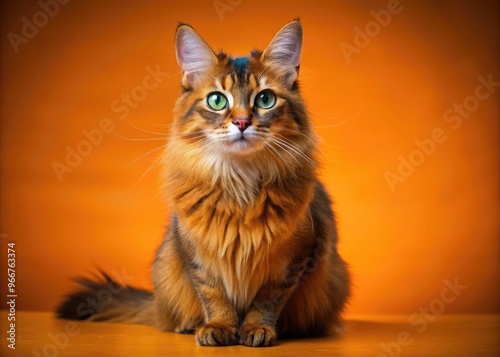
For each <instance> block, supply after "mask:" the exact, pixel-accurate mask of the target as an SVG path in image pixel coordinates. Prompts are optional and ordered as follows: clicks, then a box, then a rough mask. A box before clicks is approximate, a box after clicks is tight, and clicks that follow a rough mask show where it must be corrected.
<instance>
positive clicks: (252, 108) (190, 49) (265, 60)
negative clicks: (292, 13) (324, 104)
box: [172, 19, 313, 161]
mask: <svg viewBox="0 0 500 357" xmlns="http://www.w3.org/2000/svg"><path fill="white" fill-rule="evenodd" d="M228 36H234V34H228ZM175 45H176V56H177V62H178V64H179V66H180V68H181V71H182V83H181V84H182V90H181V93H180V96H179V98H178V100H177V103H176V106H175V110H174V116H175V118H174V126H173V127H174V130H173V138H172V140H173V141H174V142H176V146H177V149H180V150H185V151H193V150H194V151H197V154H198V155H204V154H207V155H209V154H210V155H213V154H215V155H218V156H221V157H226V158H228V159H234V160H241V159H242V158H243V159H250V158H251V157H254V156H256V155H260V156H267V157H268V158H269V160H276V161H279V160H284V161H293V160H295V161H302V160H304V157H307V156H308V155H309V153H308V152H307V151H309V149H310V147H311V145H312V143H313V139H312V133H311V123H310V121H309V118H308V116H307V112H306V109H305V106H304V103H303V101H302V99H301V97H300V94H299V89H298V84H297V78H298V74H299V66H300V53H301V48H302V25H301V23H300V21H299V20H298V19H297V20H293V21H291V22H290V23H288V24H287V25H285V26H284V27H283V28H282V29H281V30H280V31H279V32H278V33H277V34H276V35H275V37H274V38H273V40H272V41H271V43H270V44H269V46H268V47H267V48H266V49H265V50H264V51H262V52H259V51H253V52H251V54H250V56H248V57H237V58H233V57H230V56H228V55H226V54H225V53H223V52H221V53H219V54H215V53H214V51H213V50H212V49H211V48H210V47H209V46H208V44H207V43H206V42H205V41H204V40H203V39H202V38H201V36H200V35H199V34H198V33H197V32H196V31H195V30H194V29H193V28H192V27H191V26H189V25H185V24H180V25H179V27H178V28H177V33H176V36H175ZM200 159H201V157H200Z"/></svg>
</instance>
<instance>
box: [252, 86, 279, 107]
mask: <svg viewBox="0 0 500 357" xmlns="http://www.w3.org/2000/svg"><path fill="white" fill-rule="evenodd" d="M275 104H276V95H275V94H274V93H273V92H271V91H270V90H269V89H266V90H263V91H262V92H260V93H259V94H257V96H256V97H255V106H257V107H259V108H262V109H269V108H272V107H273V106H274V105H275Z"/></svg>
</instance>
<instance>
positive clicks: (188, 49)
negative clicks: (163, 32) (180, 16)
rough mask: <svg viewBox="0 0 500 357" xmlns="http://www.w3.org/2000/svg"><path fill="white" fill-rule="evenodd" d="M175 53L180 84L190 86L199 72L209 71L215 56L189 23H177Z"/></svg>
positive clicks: (215, 59) (214, 62) (214, 61)
mask: <svg viewBox="0 0 500 357" xmlns="http://www.w3.org/2000/svg"><path fill="white" fill-rule="evenodd" d="M175 54H176V57H177V63H178V64H179V67H181V70H182V85H183V86H186V87H189V86H191V85H192V84H193V83H194V82H195V81H196V79H197V77H198V76H199V74H201V73H206V72H207V71H209V70H210V69H211V68H212V67H213V66H214V65H215V64H216V63H217V56H216V55H215V53H214V52H213V51H212V49H211V48H210V46H209V45H208V44H207V43H206V42H205V41H204V40H203V39H202V38H201V36H200V35H198V33H197V32H196V31H195V30H194V28H192V27H191V26H189V25H186V24H179V26H178V27H177V32H176V34H175Z"/></svg>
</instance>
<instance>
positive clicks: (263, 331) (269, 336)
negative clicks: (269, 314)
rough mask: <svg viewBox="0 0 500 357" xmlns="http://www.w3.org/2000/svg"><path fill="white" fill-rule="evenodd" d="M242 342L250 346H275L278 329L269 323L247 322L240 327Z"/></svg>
mask: <svg viewBox="0 0 500 357" xmlns="http://www.w3.org/2000/svg"><path fill="white" fill-rule="evenodd" d="M239 335H240V343H241V344H242V345H245V346H249V347H265V346H273V345H274V344H275V343H276V330H275V329H274V328H273V327H271V326H268V325H251V324H245V325H243V326H241V328H240V332H239Z"/></svg>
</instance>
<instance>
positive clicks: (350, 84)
mask: <svg viewBox="0 0 500 357" xmlns="http://www.w3.org/2000/svg"><path fill="white" fill-rule="evenodd" d="M221 1H222V2H224V3H227V0H221ZM236 2H237V1H234V0H233V3H236ZM387 4H388V1H371V2H366V1H361V0H358V1H335V2H334V1H312V0H311V1H302V0H301V1H276V2H274V1H273V2H269V1H256V0H243V1H241V2H240V4H238V5H235V6H231V10H227V11H226V12H225V13H224V14H223V15H222V16H223V19H222V20H221V18H220V17H219V16H218V14H217V12H216V10H215V9H214V6H213V1H211V0H210V1H197V2H194V1H193V2H189V1H169V2H167V1H127V2H118V1H71V2H69V3H68V4H67V5H61V6H60V8H59V12H58V14H57V15H55V16H54V17H53V18H50V19H49V21H48V23H47V25H46V26H43V27H41V28H40V29H39V31H38V33H37V34H36V36H34V37H33V38H31V39H29V41H28V43H25V44H20V45H19V53H17V54H16V53H15V52H14V50H13V47H12V45H11V43H10V42H9V39H8V37H7V36H8V34H9V33H10V32H13V33H16V34H21V30H22V25H23V23H22V18H23V16H26V17H27V18H28V19H32V17H33V15H34V14H36V12H37V11H39V10H40V7H39V5H37V3H36V2H35V1H31V2H28V1H17V2H9V3H8V4H6V3H2V5H1V14H2V15H1V16H2V25H1V26H2V28H1V29H2V32H1V35H2V48H1V78H0V85H1V106H0V110H1V119H2V126H1V233H2V236H1V237H2V243H1V245H0V247H1V253H0V254H1V258H0V260H1V264H2V266H1V269H0V272H1V273H0V283H1V289H2V291H5V287H6V277H7V276H6V266H5V258H6V254H7V252H6V249H7V246H6V243H7V242H11V241H13V242H16V252H17V293H18V295H19V297H18V305H17V308H18V309H25V310H49V309H52V308H53V307H54V306H55V305H56V304H57V302H58V301H59V300H60V298H61V296H62V295H63V294H64V293H67V292H69V291H70V290H71V289H72V288H73V286H72V284H71V283H70V281H69V280H68V278H69V277H72V276H75V275H78V274H85V273H89V272H92V271H93V270H94V269H95V267H101V268H102V269H104V270H106V271H113V270H116V271H122V270H123V269H125V272H126V274H127V275H129V276H133V278H131V279H130V280H127V281H128V283H130V284H132V285H138V286H142V287H149V286H150V278H149V275H150V264H151V261H152V259H153V254H154V251H155V249H156V247H157V246H158V245H159V243H160V241H161V239H162V234H163V231H164V229H165V225H166V222H167V216H168V208H167V205H166V204H165V200H164V197H163V196H164V194H163V193H162V191H161V189H160V186H161V182H160V179H159V169H158V168H157V167H154V168H153V169H152V170H151V171H149V172H148V169H149V167H150V166H151V165H152V164H153V163H154V162H155V160H156V159H157V158H158V156H159V154H160V150H157V151H154V150H155V149H157V148H159V147H160V146H161V145H163V141H162V140H149V139H151V138H163V137H164V136H165V135H156V134H152V133H146V132H144V130H145V131H151V132H159V133H167V131H168V127H167V126H166V125H167V124H169V123H171V120H172V114H171V113H172V108H173V104H174V101H175V98H176V95H177V93H178V89H179V81H180V73H179V69H178V67H177V64H176V61H175V54H174V46H173V37H174V31H175V28H176V25H177V22H178V21H179V20H180V21H183V22H187V23H190V24H192V25H193V26H194V27H195V28H196V29H197V30H198V31H199V32H200V33H201V34H202V36H203V37H204V38H205V39H206V40H207V42H208V43H209V44H211V45H212V46H213V47H214V49H215V50H218V49H221V48H223V49H225V50H226V51H227V52H229V53H230V54H233V55H244V54H247V53H249V51H250V50H251V49H253V48H260V49H262V48H264V47H265V46H266V45H267V44H268V42H269V41H270V40H271V38H272V37H273V35H274V34H275V32H276V31H277V30H279V28H281V26H283V25H284V24H285V23H286V22H288V21H289V20H291V19H293V18H294V17H296V16H300V17H301V19H302V22H303V26H304V35H305V38H304V48H303V56H302V66H301V74H300V79H301V84H302V88H303V94H304V97H305V99H306V102H307V104H308V108H309V110H310V111H311V116H312V118H313V119H314V122H315V125H316V126H317V131H318V134H319V135H320V136H321V137H322V144H321V146H322V149H323V152H324V155H322V157H321V158H322V162H323V169H322V176H323V178H324V181H325V182H326V185H327V187H328V189H329V191H330V193H331V194H332V196H333V197H334V199H335V202H336V211H337V214H338V222H339V228H340V237H341V243H340V247H339V248H340V251H341V254H342V255H343V256H344V257H345V259H346V260H347V261H348V262H349V264H350V266H351V271H352V275H353V280H354V293H353V298H352V301H351V304H350V306H349V309H348V314H350V315H353V314H357V313H407V314H410V313H412V312H415V311H417V309H418V308H419V307H420V306H427V305H428V304H429V303H430V302H431V301H432V300H433V299H435V298H439V296H440V293H441V290H442V289H443V288H444V286H445V285H444V283H443V281H444V280H445V279H448V280H450V281H453V280H454V279H455V278H457V279H458V282H459V284H462V285H466V286H467V289H466V290H465V291H464V292H463V293H462V294H461V295H460V296H459V297H458V298H457V299H456V300H455V302H453V303H451V304H449V305H446V310H445V312H446V313H452V312H464V313H465V312H498V311H499V304H498V297H499V281H500V276H499V259H498V258H499V220H498V217H499V167H498V164H499V146H498V139H499V128H498V123H499V113H498V103H499V95H500V93H499V90H498V88H496V90H495V91H494V92H493V93H491V95H490V97H489V98H488V99H485V100H481V101H479V106H478V108H477V109H476V110H474V111H472V112H471V113H468V114H470V115H469V117H468V118H466V119H464V120H463V123H462V124H461V126H460V127H459V128H457V129H456V130H455V129H453V127H452V125H453V123H448V122H446V121H445V120H444V119H443V113H444V112H445V111H446V110H447V109H449V108H453V107H452V106H453V104H454V103H462V102H463V101H464V99H466V98H467V97H468V96H470V95H474V93H475V89H476V87H477V85H478V84H479V81H478V77H479V76H483V77H485V78H487V77H488V76H489V75H490V74H491V76H492V78H493V80H495V81H500V73H499V68H500V67H499V59H498V54H499V51H498V50H499V47H498V38H499V28H498V23H499V22H498V20H499V19H498V14H499V13H500V12H499V11H498V10H499V9H498V2H487V1H481V2H475V3H474V2H472V1H451V0H450V1H423V0H419V1H413V2H411V1H409V0H401V5H400V7H402V11H401V12H400V13H398V14H394V15H392V17H391V20H390V22H389V24H388V25H387V26H386V27H384V28H381V29H380V31H379V33H378V34H375V36H373V38H371V39H370V42H369V43H368V44H367V45H366V46H365V47H364V48H362V49H360V50H359V51H358V52H359V53H355V54H353V55H352V56H351V58H350V59H351V61H350V63H348V61H347V60H346V57H345V56H344V55H343V53H342V50H341V48H340V44H341V43H342V42H345V43H348V44H351V45H353V42H354V36H355V34H356V32H355V27H359V28H362V29H364V28H365V26H366V25H367V23H369V22H370V21H372V20H373V15H372V14H371V13H370V11H371V10H375V11H380V10H383V9H386V8H387V6H388V5H387ZM372 25H373V24H372ZM375 30H377V29H376V28H375V27H374V28H373V29H372V31H375ZM372 34H373V32H372ZM157 65H158V66H159V68H160V70H161V71H162V72H168V73H169V75H170V77H169V78H167V79H165V80H163V81H162V82H161V83H160V84H159V85H158V87H157V88H156V89H153V90H150V91H147V92H146V98H145V99H144V100H143V101H141V102H140V103H138V104H137V106H136V108H131V109H130V114H129V115H128V116H127V117H126V118H124V119H123V120H122V119H119V116H118V114H117V113H115V112H113V110H112V109H111V104H112V103H113V102H114V101H115V100H116V99H120V97H121V95H122V94H130V93H131V91H132V90H133V89H134V87H136V86H140V85H141V84H142V81H143V79H144V77H145V76H146V74H147V71H146V68H147V67H148V66H149V67H152V68H155V67H156V66H157ZM103 118H109V119H110V120H111V121H112V122H113V125H114V126H115V130H114V132H112V133H108V134H104V136H103V141H102V143H101V144H99V145H96V146H95V147H93V149H92V153H91V154H90V155H88V156H87V157H84V158H83V160H82V162H81V164H79V165H78V166H77V167H75V168H74V169H73V171H72V172H70V173H66V174H64V175H63V176H62V182H59V180H58V178H57V176H56V174H55V173H54V170H53V168H52V163H53V162H54V161H57V162H60V163H65V157H66V147H67V146H68V145H69V146H70V147H72V148H76V146H77V145H78V144H79V143H80V142H81V141H82V140H84V139H85V137H84V135H83V134H82V131H83V130H88V131H89V130H92V129H96V128H98V127H99V123H100V121H101V120H102V119H103ZM436 128H441V129H442V130H443V131H444V133H445V135H446V140H445V141H444V142H443V143H439V144H436V148H435V149H434V152H433V153H432V154H431V155H430V156H429V157H426V158H425V159H424V160H423V163H422V164H421V165H420V166H418V167H415V169H414V172H413V173H412V174H411V175H409V176H408V177H407V178H405V179H404V182H402V183H397V184H396V185H395V187H394V188H395V189H394V192H393V191H392V190H391V189H390V187H389V185H388V183H387V181H386V178H385V174H386V172H387V171H390V172H392V173H394V174H397V173H398V165H399V162H400V161H399V160H400V159H399V158H398V157H399V156H400V155H402V156H403V157H404V158H406V159H408V158H409V156H410V155H411V153H412V152H413V151H414V150H416V149H417V148H418V147H417V146H416V143H415V140H424V139H428V138H430V137H431V133H432V131H433V130H434V129H436ZM124 138H133V139H141V140H127V139H124ZM142 139H144V140H142ZM148 152H151V153H150V154H149V155H145V154H147V153H148ZM143 155H145V156H144V157H142V158H140V157H141V156H143ZM413 155H418V154H413ZM415 157H416V156H415ZM138 158H140V159H139V160H137V159H138ZM136 160H137V161H136ZM146 172H147V173H146ZM144 173H146V174H145V175H144V176H143V174H144ZM141 177H142V178H141ZM1 299H2V305H1V306H2V308H5V307H6V305H5V302H4V301H3V299H5V294H3V293H2V296H1Z"/></svg>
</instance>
